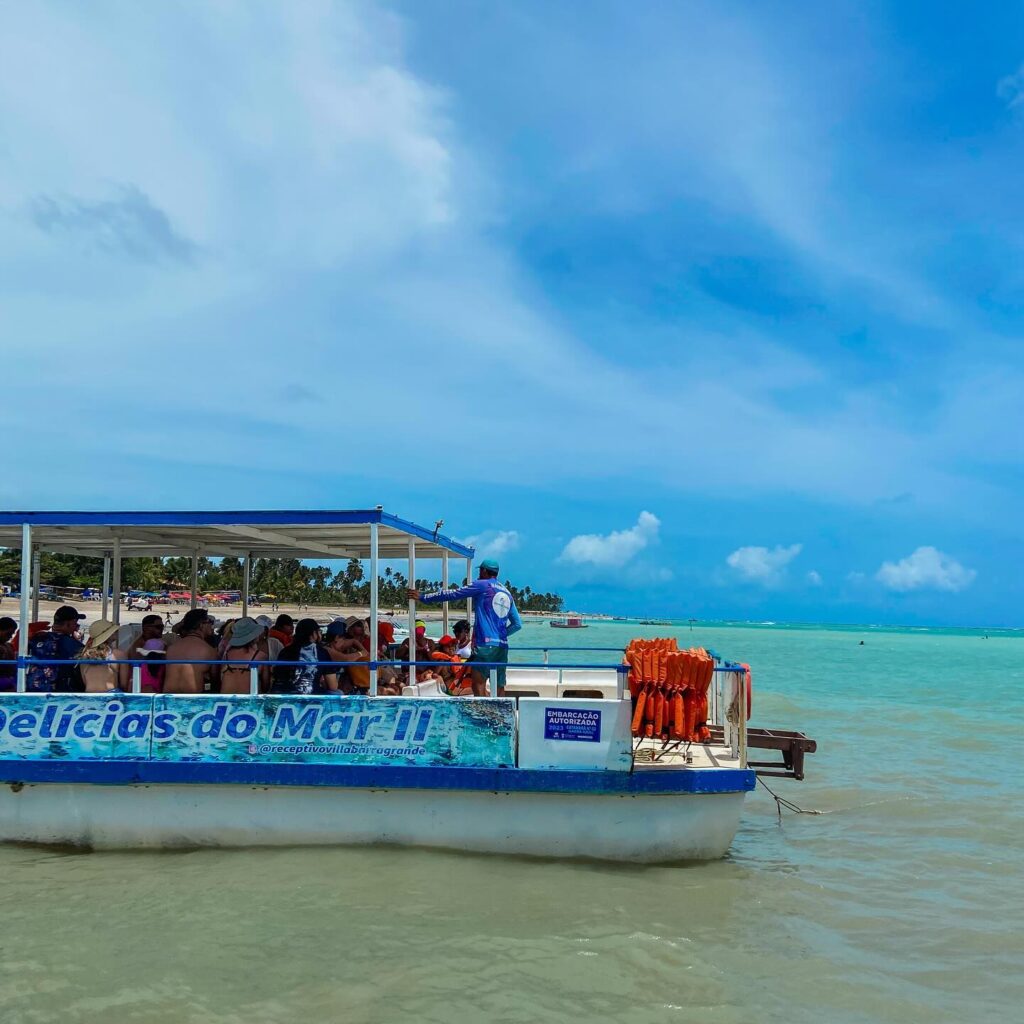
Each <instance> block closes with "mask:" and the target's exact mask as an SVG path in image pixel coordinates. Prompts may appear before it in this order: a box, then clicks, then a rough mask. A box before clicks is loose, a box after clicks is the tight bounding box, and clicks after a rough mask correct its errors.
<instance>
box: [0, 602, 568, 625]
mask: <svg viewBox="0 0 1024 1024" xmlns="http://www.w3.org/2000/svg"><path fill="white" fill-rule="evenodd" d="M62 604H73V605H74V607H76V608H77V609H78V610H79V611H80V612H81V613H82V614H83V615H85V616H86V618H85V620H84V622H83V625H85V626H88V625H89V623H91V622H94V621H95V620H96V619H98V618H100V616H101V612H102V604H101V602H99V601H78V602H67V601H62V602H57V601H40V602H39V621H45V620H51V621H52V619H53V613H54V612H55V611H56V610H57V609H58V608H59V607H61V605H62ZM271 608H272V606H271V605H269V604H263V605H252V606H250V609H249V614H250V615H253V616H256V615H269V616H270V617H271V618H274V617H276V616H277V615H280V614H281V613H282V612H285V613H287V614H288V615H291V616H292V618H294V619H302V618H312V619H316V620H318V621H319V622H329V621H330V620H332V619H335V618H337V617H338V616H339V615H345V616H348V615H358V616H359V617H360V618H368V617H369V615H370V609H369V607H368V606H367V605H341V604H336V605H298V604H289V603H287V602H281V603H279V604H278V605H277V610H276V611H272V610H271ZM111 611H112V609H108V615H109V614H111ZM187 611H188V605H181V604H155V605H153V609H152V611H151V612H145V611H140V610H138V609H135V608H133V609H131V610H129V609H127V608H125V607H124V606H123V605H122V607H121V622H122V623H128V622H141V621H142V620H143V618H144V617H145V616H146V615H153V614H160V615H163V616H164V617H165V618H167V617H168V616H169V619H168V621H169V622H170V623H171V624H172V625H173V624H174V623H175V622H177V621H178V620H179V619H180V618H181V616H182V615H184V614H185V612H187ZM209 611H210V614H211V615H212V616H213V617H214V618H215V619H218V620H221V621H223V620H225V619H237V618H238V617H239V616H240V615H241V614H242V606H241V604H229V605H217V606H216V607H211V608H210V609H209ZM18 612H19V604H18V600H17V598H12V597H5V598H4V599H3V601H2V602H0V615H9V616H10V617H11V618H12V619H14V620H15V621H18ZM465 614H466V613H465V609H460V610H457V611H456V610H454V609H453V610H452V611H451V612H450V613H449V622H453V623H454V622H457V621H458V620H459V619H460V618H464V617H465ZM380 616H381V618H388V619H392V620H393V621H395V622H397V623H398V624H400V625H401V624H402V623H403V622H405V620H406V618H407V616H408V610H407V609H406V608H405V607H404V606H403V607H400V608H396V609H392V608H391V607H390V606H388V607H381V609H380ZM522 616H523V618H524V619H528V620H534V621H535V620H541V619H547V618H550V617H551V616H550V613H547V612H523V613H522ZM416 617H417V618H419V619H422V620H423V621H424V622H426V623H427V624H428V625H432V624H439V623H440V622H441V621H442V616H441V609H440V607H439V606H434V607H430V608H422V607H421V608H420V610H419V611H418V612H417V613H416Z"/></svg>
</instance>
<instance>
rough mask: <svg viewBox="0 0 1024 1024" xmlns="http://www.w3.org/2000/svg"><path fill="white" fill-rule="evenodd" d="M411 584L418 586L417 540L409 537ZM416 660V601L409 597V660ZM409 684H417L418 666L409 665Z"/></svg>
mask: <svg viewBox="0 0 1024 1024" xmlns="http://www.w3.org/2000/svg"><path fill="white" fill-rule="evenodd" d="M409 586H410V587H415V586H416V541H415V540H414V539H413V538H412V537H410V538H409ZM415 660H416V602H415V601H414V600H413V599H412V598H410V599H409V661H410V662H413V661H415ZM409 685H410V686H415V685H416V666H415V665H412V664H410V665H409Z"/></svg>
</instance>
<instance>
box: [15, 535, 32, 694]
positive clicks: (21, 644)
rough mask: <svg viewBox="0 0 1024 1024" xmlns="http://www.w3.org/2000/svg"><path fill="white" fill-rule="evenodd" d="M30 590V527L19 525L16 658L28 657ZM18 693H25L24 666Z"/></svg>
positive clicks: (19, 675)
mask: <svg viewBox="0 0 1024 1024" xmlns="http://www.w3.org/2000/svg"><path fill="white" fill-rule="evenodd" d="M31 589H32V527H31V525H30V524H29V523H22V524H21V611H20V612H19V613H18V657H19V658H24V657H26V656H27V655H28V616H29V591H30V590H31ZM17 686H18V693H24V692H25V666H24V665H19V666H18V683H17Z"/></svg>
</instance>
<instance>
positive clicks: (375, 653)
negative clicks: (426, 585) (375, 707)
mask: <svg viewBox="0 0 1024 1024" xmlns="http://www.w3.org/2000/svg"><path fill="white" fill-rule="evenodd" d="M378 543H379V541H378V537H377V524H376V523H370V637H369V641H370V644H369V646H370V662H371V664H370V696H371V697H376V696H377V658H378V657H380V634H379V631H378V627H377V623H378V622H379V621H380V610H379V609H378V607H377V605H378V595H377V557H378V551H377V545H378Z"/></svg>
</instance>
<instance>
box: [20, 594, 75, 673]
mask: <svg viewBox="0 0 1024 1024" xmlns="http://www.w3.org/2000/svg"><path fill="white" fill-rule="evenodd" d="M84 618H85V616H84V615H80V614H79V612H78V609H77V608H72V607H71V605H69V604H65V605H62V606H61V607H60V608H58V609H57V610H56V611H55V612H54V613H53V625H52V626H51V627H50V628H49V629H44V630H41V631H40V632H38V633H36V634H35V635H34V636H33V637H32V638H31V639H30V640H29V642H28V653H29V656H30V657H32V658H39V659H40V660H45V661H53V660H62V661H71V660H72V659H74V658H77V657H78V652H79V651H81V649H82V648H83V647H84V646H85V644H83V643H82V641H81V640H79V639H78V638H77V637H76V636H75V634H76V633H77V632H78V623H79V620H81V619H84ZM25 685H26V688H27V689H29V690H32V691H34V692H36V693H45V692H56V693H81V692H82V691H83V689H84V688H85V684H84V683H83V682H82V677H81V674H80V673H79V672H78V666H77V665H33V666H31V667H30V668H29V670H28V673H27V676H26V681H25Z"/></svg>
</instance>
